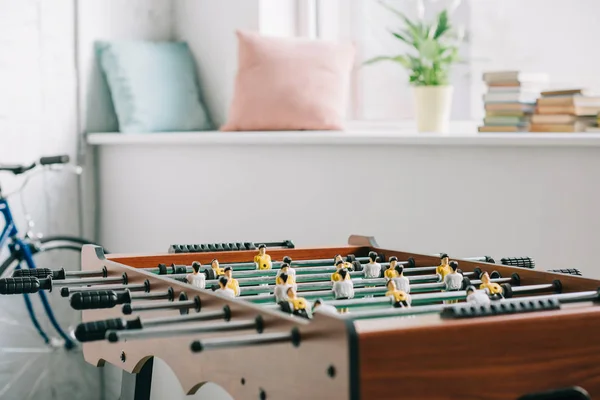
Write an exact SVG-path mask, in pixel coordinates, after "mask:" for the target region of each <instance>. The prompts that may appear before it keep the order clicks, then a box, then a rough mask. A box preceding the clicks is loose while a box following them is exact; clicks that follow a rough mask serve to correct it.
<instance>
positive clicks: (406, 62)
mask: <svg viewBox="0 0 600 400" xmlns="http://www.w3.org/2000/svg"><path fill="white" fill-rule="evenodd" d="M380 61H394V62H397V63H400V64H402V65H403V66H404V67H406V68H410V61H409V60H408V59H407V58H406V56H394V57H392V56H379V57H373V58H370V59H368V60H367V61H365V62H364V64H365V65H369V64H374V63H376V62H380Z"/></svg>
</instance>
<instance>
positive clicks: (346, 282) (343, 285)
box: [333, 268, 354, 300]
mask: <svg viewBox="0 0 600 400" xmlns="http://www.w3.org/2000/svg"><path fill="white" fill-rule="evenodd" d="M338 274H339V275H340V280H339V281H335V282H333V295H334V297H335V298H336V300H340V299H351V298H353V297H354V283H353V282H352V279H350V274H349V273H348V270H347V269H345V268H342V269H340V270H339V272H338Z"/></svg>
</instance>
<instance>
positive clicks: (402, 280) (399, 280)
mask: <svg viewBox="0 0 600 400" xmlns="http://www.w3.org/2000/svg"><path fill="white" fill-rule="evenodd" d="M394 269H395V270H396V272H397V273H398V276H397V277H395V278H392V281H394V284H395V285H396V290H401V291H403V292H404V293H406V294H409V293H410V280H409V279H408V278H407V277H406V276H404V267H403V266H402V265H400V264H396V267H395V268H394Z"/></svg>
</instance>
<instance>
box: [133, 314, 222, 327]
mask: <svg viewBox="0 0 600 400" xmlns="http://www.w3.org/2000/svg"><path fill="white" fill-rule="evenodd" d="M228 315H230V314H228V311H225V310H223V311H207V312H199V313H195V314H188V315H177V316H174V317H162V318H152V319H142V320H141V325H142V327H143V328H154V327H157V326H161V325H169V324H182V323H187V322H198V321H211V320H215V319H221V318H223V319H227V318H228Z"/></svg>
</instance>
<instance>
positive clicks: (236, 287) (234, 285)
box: [225, 266, 240, 297]
mask: <svg viewBox="0 0 600 400" xmlns="http://www.w3.org/2000/svg"><path fill="white" fill-rule="evenodd" d="M232 274H233V270H232V269H231V267H229V266H227V267H225V277H226V278H227V287H228V288H229V289H231V290H233V293H235V296H236V297H237V296H239V295H240V284H239V282H238V280H237V279H234V278H233V275H232Z"/></svg>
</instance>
